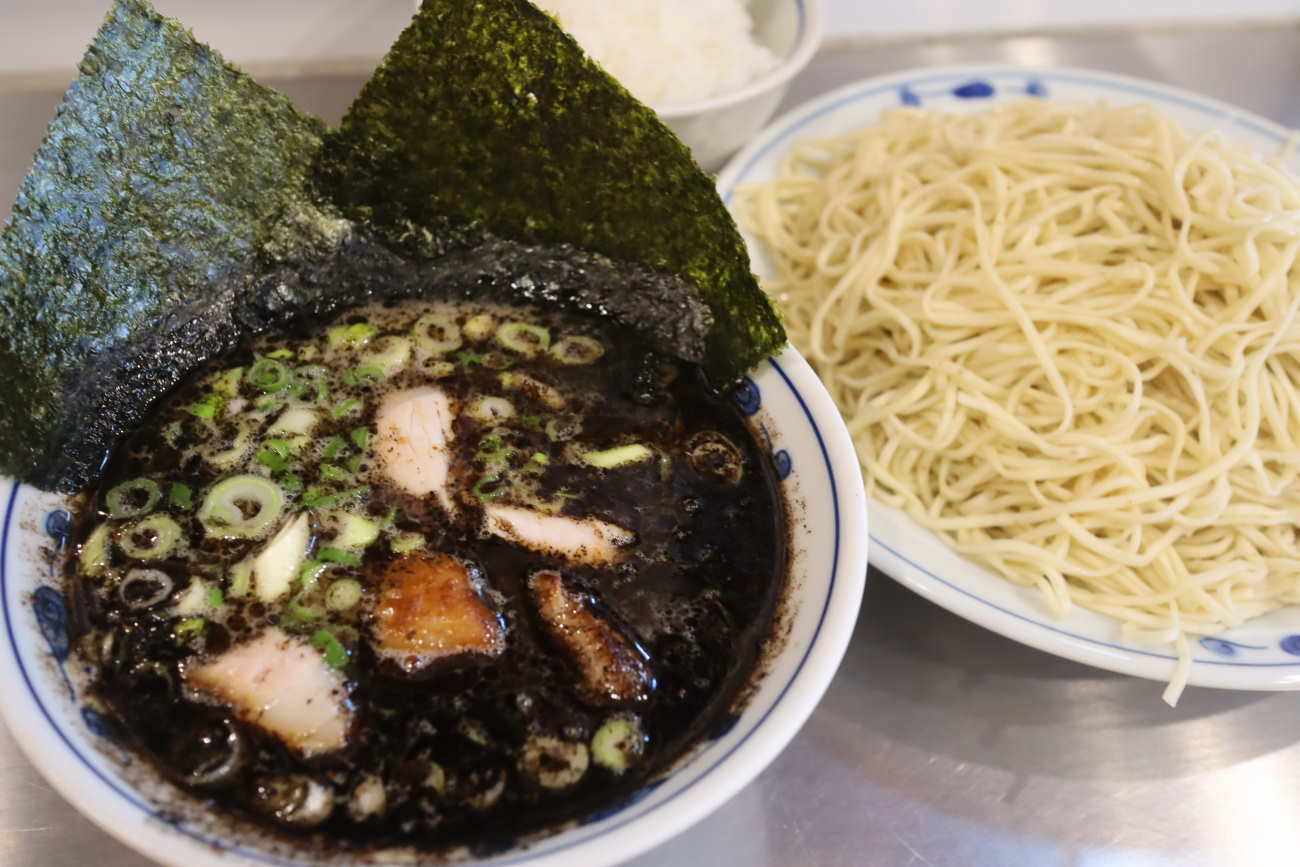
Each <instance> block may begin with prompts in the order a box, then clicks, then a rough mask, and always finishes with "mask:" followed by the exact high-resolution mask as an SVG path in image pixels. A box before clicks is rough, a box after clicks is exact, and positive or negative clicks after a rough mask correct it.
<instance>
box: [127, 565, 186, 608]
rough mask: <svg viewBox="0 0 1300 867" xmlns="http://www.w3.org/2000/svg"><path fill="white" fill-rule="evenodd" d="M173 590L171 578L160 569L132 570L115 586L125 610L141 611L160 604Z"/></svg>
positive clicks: (173, 583) (173, 584)
mask: <svg viewBox="0 0 1300 867" xmlns="http://www.w3.org/2000/svg"><path fill="white" fill-rule="evenodd" d="M175 589H176V584H175V582H174V581H172V579H171V576H170V575H168V574H167V573H166V572H163V571H162V570H160V569H132V570H131V571H130V572H127V573H126V577H125V578H123V579H122V583H121V584H119V585H117V595H118V597H119V598H120V599H121V600H122V603H123V604H124V605H126V607H127V608H131V609H134V610H136V611H142V610H143V609H145V608H152V607H153V606H155V605H157V604H158V603H159V602H162V601H163V600H164V599H166V598H167V597H168V596H170V595H171V594H172V591H173V590H175Z"/></svg>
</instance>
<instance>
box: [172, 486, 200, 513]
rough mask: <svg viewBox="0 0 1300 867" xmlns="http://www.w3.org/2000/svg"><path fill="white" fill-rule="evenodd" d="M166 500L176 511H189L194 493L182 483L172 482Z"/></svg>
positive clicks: (192, 503) (192, 504)
mask: <svg viewBox="0 0 1300 867" xmlns="http://www.w3.org/2000/svg"><path fill="white" fill-rule="evenodd" d="M168 499H169V500H170V501H171V504H172V505H173V506H176V507H177V508H178V509H189V508H192V507H193V506H194V491H192V490H190V486H189V485H187V484H185V483H183V482H172V490H171V496H170V497H169V498H168Z"/></svg>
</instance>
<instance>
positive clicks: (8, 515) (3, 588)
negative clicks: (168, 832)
mask: <svg viewBox="0 0 1300 867" xmlns="http://www.w3.org/2000/svg"><path fill="white" fill-rule="evenodd" d="M768 362H769V363H770V364H771V365H772V367H773V369H775V370H776V372H777V373H778V374H779V375H780V376H781V379H782V380H784V381H785V383H786V386H787V387H788V388H789V389H790V392H791V393H792V394H793V395H794V397H795V400H797V401H798V402H799V407H800V409H802V410H803V413H804V417H805V418H807V420H808V425H809V426H810V427H811V428H812V432H813V435H814V436H815V437H816V438H817V445H818V447H819V448H820V449H821V453H822V461H823V463H824V464H825V466H826V475H827V479H828V481H829V482H830V489H831V505H832V507H833V510H834V526H835V537H834V544H833V549H832V557H831V575H830V581H829V583H828V585H827V588H826V599H825V601H824V602H823V603H822V610H821V613H820V614H819V616H818V619H817V627H816V628H815V629H814V630H813V635H812V639H811V640H810V641H809V642H808V646H807V647H806V648H805V649H804V652H803V656H802V657H801V658H800V660H799V664H798V665H797V666H795V669H794V671H793V672H792V673H791V675H790V677H789V680H787V681H786V684H785V685H784V686H783V687H782V688H781V692H780V693H778V694H777V696H776V698H775V699H773V700H772V704H771V705H770V706H769V707H768V709H767V710H766V711H764V712H763V715H762V716H761V717H759V718H758V720H757V721H755V722H754V724H753V725H752V726H751V727H750V729H749V731H747V732H746V733H745V734H744V736H743V737H741V739H740V740H739V741H737V742H736V743H735V744H734V745H733V746H732V747H731V748H730V749H728V750H727V752H726V753H724V754H723V755H722V756H721V757H719V758H718V759H716V760H715V761H714V762H713V763H712V764H711V765H709V766H708V767H707V768H705V769H704V770H703V771H701V772H700V773H699V775H698V776H697V777H696V778H695V779H693V780H691V781H690V782H689V783H687V784H686V785H685V786H683V787H682V788H681V789H680V790H679V791H677V792H675V793H673V795H671V796H670V797H669V798H668V799H667V800H665V801H663V802H662V803H659V804H655V805H654V806H653V807H650V808H649V809H647V810H645V811H644V812H641V813H638V814H636V815H634V816H627V817H625V818H624V819H622V820H621V821H619V822H616V823H614V824H613V825H610V826H608V827H605V828H601V829H600V830H598V831H595V832H593V833H592V834H591V835H590V836H588V837H583V838H581V839H576V840H571V841H568V842H566V843H565V844H564V845H562V846H557V847H555V848H553V849H547V850H546V851H544V852H533V853H527V854H521V855H519V856H516V857H512V858H509V859H506V860H504V861H497V862H493V863H496V864H500V865H502V867H505V865H508V864H519V863H523V862H525V861H529V860H532V859H533V858H534V857H535V856H538V855H541V856H551V855H555V854H558V853H560V852H564V851H567V850H569V849H572V848H574V847H576V846H581V845H585V844H587V843H589V842H591V841H593V840H596V839H599V838H600V837H603V836H606V835H608V834H610V833H612V832H614V831H616V830H618V829H620V828H622V827H624V826H625V825H627V824H629V823H631V822H635V821H639V820H641V819H643V818H644V817H646V816H649V815H650V814H652V813H654V812H655V811H656V810H658V809H660V808H661V807H665V806H667V805H668V804H671V803H672V802H673V801H674V800H675V799H676V798H678V797H679V796H680V795H682V794H683V793H684V792H687V791H689V790H690V789H691V788H692V787H694V786H695V785H696V784H697V783H699V782H701V781H702V780H704V779H705V778H706V777H708V776H709V775H710V774H711V773H713V771H714V770H716V769H717V768H718V766H719V765H721V764H723V763H724V762H726V761H727V760H729V759H730V758H731V757H732V756H733V755H734V754H735V753H736V751H737V750H739V749H740V748H741V747H743V746H744V745H745V744H746V742H748V741H749V739H750V738H751V737H752V736H753V734H754V732H755V731H757V730H758V729H759V728H761V727H762V725H763V723H764V722H765V721H766V720H767V719H768V718H769V717H770V716H771V715H772V714H773V713H774V712H775V711H776V709H777V708H778V707H780V706H781V704H782V702H783V701H784V700H785V697H786V695H787V694H788V693H789V691H790V689H791V687H793V686H794V684H795V682H796V681H797V680H798V679H799V676H800V674H802V673H803V669H804V666H805V664H806V663H807V662H808V657H809V656H810V655H811V654H812V649H813V647H814V646H816V644H817V638H818V636H820V635H821V631H822V627H823V626H824V625H825V622H826V615H827V613H828V612H829V611H830V604H831V599H832V598H834V596H835V588H836V579H837V577H838V572H839V557H840V547H841V546H840V537H841V532H842V528H841V526H840V522H841V514H840V503H839V486H838V484H837V483H836V480H835V471H834V469H833V467H832V466H831V459H830V452H829V451H828V450H827V448H826V441H825V439H824V438H823V437H822V432H821V428H820V427H818V425H817V421H816V419H814V418H813V415H812V412H811V411H810V410H809V409H808V404H807V403H806V402H805V401H804V399H803V395H802V394H800V393H799V390H798V389H797V388H796V387H795V385H794V383H793V382H792V381H791V380H790V377H789V376H788V375H787V374H786V372H785V370H784V369H782V367H781V365H780V364H778V363H777V360H776V359H775V358H769V359H768ZM21 487H22V486H21V485H20V484H18V483H17V482H15V483H14V485H13V488H12V489H11V490H10V493H9V502H8V504H7V506H6V508H5V517H4V530H3V534H0V608H2V609H3V614H4V623H5V629H6V630H7V631H8V633H9V645H10V649H11V650H12V652H13V657H14V661H15V662H16V663H17V665H18V672H19V674H20V675H21V676H22V679H23V683H24V684H25V685H26V687H27V690H28V692H29V693H30V694H31V697H32V700H33V701H34V702H35V703H36V706H37V707H38V708H39V709H40V711H41V714H42V715H43V716H44V717H45V719H46V721H47V722H48V723H49V724H50V727H51V728H52V729H53V730H54V732H55V733H56V734H57V735H58V736H59V739H60V740H61V741H63V743H64V745H65V746H66V747H67V748H68V750H69V751H70V752H71V753H72V754H73V755H74V756H75V757H76V758H77V759H78V761H80V762H81V764H83V765H84V766H85V767H86V769H87V770H89V771H90V772H91V773H92V774H93V775H94V776H95V777H97V778H98V779H99V780H100V781H101V782H103V783H104V785H106V786H108V788H109V789H111V790H112V791H113V792H115V793H116V794H117V795H119V796H120V797H121V798H122V799H123V800H125V801H126V802H127V803H129V804H130V805H131V806H133V807H135V808H136V809H138V810H140V811H141V812H143V813H144V814H146V815H147V816H149V817H151V818H156V817H157V816H156V812H155V810H154V808H152V807H151V806H150V805H149V804H147V803H146V802H144V801H142V800H140V799H139V798H136V797H135V796H134V795H133V794H132V793H131V792H130V791H128V790H126V789H124V788H123V787H122V786H120V785H118V783H117V782H116V781H115V780H114V779H112V778H111V777H109V776H108V775H106V774H105V773H103V772H102V771H100V769H99V768H97V767H96V766H95V765H94V763H92V762H91V761H90V760H89V759H88V758H87V757H86V756H85V755H83V754H82V752H81V751H80V750H79V749H78V748H77V746H76V744H74V743H73V741H72V739H71V737H70V736H69V735H68V734H67V732H65V731H64V729H63V728H62V727H61V726H60V725H59V723H58V721H57V720H55V718H54V715H53V714H52V713H51V712H50V710H49V709H48V708H47V707H46V706H45V703H44V702H43V701H42V700H41V696H40V694H39V693H38V692H37V691H36V687H35V685H34V684H33V683H32V679H31V677H30V676H29V674H28V671H27V665H26V664H25V662H24V660H23V657H22V654H21V653H20V652H19V649H18V640H17V638H15V633H14V624H13V613H12V612H11V610H10V606H9V586H8V580H9V574H8V554H9V534H10V531H11V530H12V529H13V526H14V521H13V515H14V509H15V507H16V503H17V500H18V492H19V490H20V489H21ZM171 827H172V828H173V829H174V830H175V831H176V832H177V833H179V834H182V835H184V836H186V837H189V838H190V839H191V840H194V841H196V842H199V843H202V844H203V845H205V846H211V847H214V848H216V849H220V850H224V851H228V852H231V853H232V854H235V855H239V856H240V857H243V858H248V859H249V860H253V861H259V862H261V863H263V864H272V865H276V867H299V865H303V864H305V863H309V862H304V861H300V860H285V859H283V858H278V857H276V856H274V855H271V854H269V853H266V852H263V851H261V850H256V849H248V848H245V847H242V846H239V845H233V846H232V845H230V844H229V843H228V842H227V841H222V840H217V839H215V838H211V837H207V836H204V835H203V834H200V833H199V832H197V831H194V830H191V829H190V828H188V827H186V826H185V825H183V824H181V823H179V822H178V823H174V824H172V825H171ZM540 845H542V846H544V845H545V844H544V843H542V844H540Z"/></svg>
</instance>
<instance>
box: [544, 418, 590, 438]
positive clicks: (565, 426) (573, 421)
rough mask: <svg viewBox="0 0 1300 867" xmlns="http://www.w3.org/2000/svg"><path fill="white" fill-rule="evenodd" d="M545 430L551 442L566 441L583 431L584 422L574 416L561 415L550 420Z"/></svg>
mask: <svg viewBox="0 0 1300 867" xmlns="http://www.w3.org/2000/svg"><path fill="white" fill-rule="evenodd" d="M543 430H544V431H545V433H546V438H547V439H549V440H550V441H551V442H553V443H556V442H565V441H567V440H571V439H573V438H574V437H576V436H577V435H578V434H580V433H582V422H581V421H579V420H578V419H577V418H575V417H573V416H559V417H557V418H553V419H551V420H550V421H548V422H547V423H546V427H545V428H544V429H543Z"/></svg>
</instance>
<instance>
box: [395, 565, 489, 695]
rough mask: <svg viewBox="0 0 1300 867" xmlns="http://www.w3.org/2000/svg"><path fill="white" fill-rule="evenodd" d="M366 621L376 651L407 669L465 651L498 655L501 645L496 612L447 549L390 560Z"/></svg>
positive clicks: (420, 666)
mask: <svg viewBox="0 0 1300 867" xmlns="http://www.w3.org/2000/svg"><path fill="white" fill-rule="evenodd" d="M370 627H371V643H372V645H373V646H374V648H375V651H376V652H377V653H379V654H380V655H381V656H384V657H387V658H389V659H391V660H393V661H394V662H396V663H397V664H398V665H399V666H400V667H401V668H402V669H403V670H404V671H407V672H414V671H418V670H420V669H422V668H424V667H426V666H428V665H429V664H430V663H433V662H436V661H438V660H440V659H444V658H447V657H453V656H458V655H460V654H465V653H470V654H478V655H480V656H488V657H492V656H499V655H500V654H501V652H502V651H504V650H505V647H506V636H505V627H504V626H502V624H501V617H500V616H499V615H498V614H497V612H496V611H495V610H494V609H493V608H492V606H491V605H489V604H488V602H487V600H486V599H484V598H483V594H482V592H481V590H480V588H479V586H478V583H477V582H476V581H475V580H474V576H473V575H471V574H470V571H469V569H467V568H466V567H465V564H463V563H461V562H460V561H459V560H457V559H455V558H454V557H450V556H448V555H446V554H412V555H408V556H405V557H398V558H397V559H395V560H392V561H390V562H389V563H388V564H387V565H386V566H385V567H384V571H383V573H382V574H381V575H380V579H379V599H378V602H377V603H376V605H375V608H374V611H373V612H372V616H371V623H370Z"/></svg>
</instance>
